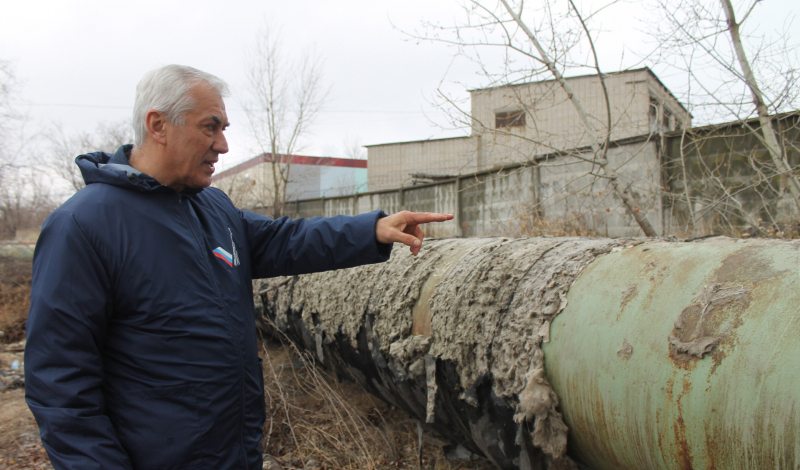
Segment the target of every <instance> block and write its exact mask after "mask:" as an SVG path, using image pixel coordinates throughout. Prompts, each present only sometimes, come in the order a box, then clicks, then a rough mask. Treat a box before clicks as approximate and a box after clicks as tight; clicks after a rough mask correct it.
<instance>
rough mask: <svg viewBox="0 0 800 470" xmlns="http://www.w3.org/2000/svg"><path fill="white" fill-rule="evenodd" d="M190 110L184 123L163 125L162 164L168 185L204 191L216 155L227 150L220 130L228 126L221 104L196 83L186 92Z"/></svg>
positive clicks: (217, 97) (216, 158) (217, 96)
mask: <svg viewBox="0 0 800 470" xmlns="http://www.w3.org/2000/svg"><path fill="white" fill-rule="evenodd" d="M189 94H190V95H191V96H192V97H193V98H194V100H195V106H194V109H192V110H191V111H189V112H187V113H186V115H185V121H186V124H184V125H183V126H176V125H174V124H172V123H171V122H167V123H166V138H167V141H166V149H165V150H166V154H167V155H166V159H167V160H166V162H165V163H166V165H167V171H168V175H169V177H168V178H167V179H168V182H167V181H162V183H163V184H167V185H169V186H171V187H173V188H174V189H175V190H177V191H182V190H183V189H184V188H187V187H189V188H206V187H208V186H209V185H210V184H211V175H212V174H214V164H215V163H217V161H218V160H219V154H221V153H226V152H227V151H228V142H227V141H226V140H225V135H224V134H223V131H224V130H225V128H226V127H228V115H227V113H225V103H224V102H223V101H222V97H220V96H219V94H217V92H216V91H214V89H213V88H211V87H209V86H207V85H204V84H200V85H195V87H194V88H192V89H191V90H190V91H189Z"/></svg>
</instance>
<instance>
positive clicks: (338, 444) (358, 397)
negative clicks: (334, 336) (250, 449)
mask: <svg viewBox="0 0 800 470" xmlns="http://www.w3.org/2000/svg"><path fill="white" fill-rule="evenodd" d="M262 353H263V359H264V382H265V385H264V387H265V389H264V392H265V394H266V403H267V420H266V422H265V423H264V440H263V442H262V448H263V449H264V452H266V453H267V454H268V455H269V456H271V457H269V458H267V459H265V466H264V468H265V469H269V470H273V468H274V469H275V470H278V469H280V470H290V469H298V470H299V469H305V470H310V469H324V470H333V469H342V470H351V469H352V470H356V469H359V470H361V469H365V470H388V469H433V470H459V469H475V470H489V469H492V468H494V467H493V466H491V465H490V464H488V463H487V462H483V461H481V462H477V461H476V462H465V461H452V462H451V461H448V460H447V459H446V458H445V456H444V452H443V450H442V447H441V446H442V445H443V444H444V442H442V441H439V440H438V439H436V438H435V437H433V436H430V435H426V434H423V445H422V462H421V463H420V460H419V445H418V442H419V440H418V431H417V422H416V421H415V420H414V419H413V418H411V417H409V416H408V415H406V414H405V413H403V412H401V411H399V410H395V409H392V408H391V407H389V406H388V405H386V404H385V403H383V402H382V401H380V400H378V399H377V398H374V397H373V396H371V395H369V394H368V393H367V392H365V391H364V390H363V389H361V388H360V387H359V386H358V385H355V384H352V383H348V382H343V383H339V382H337V381H336V380H335V379H334V378H333V377H332V376H330V375H329V374H327V373H325V372H324V371H321V370H320V369H318V368H316V367H315V366H314V365H313V360H312V359H311V358H309V357H308V356H305V355H304V354H303V353H300V352H299V351H298V350H297V349H296V348H294V347H293V346H292V345H277V344H272V345H269V346H267V347H265V348H264V349H263V350H262ZM270 465H273V466H274V467H270Z"/></svg>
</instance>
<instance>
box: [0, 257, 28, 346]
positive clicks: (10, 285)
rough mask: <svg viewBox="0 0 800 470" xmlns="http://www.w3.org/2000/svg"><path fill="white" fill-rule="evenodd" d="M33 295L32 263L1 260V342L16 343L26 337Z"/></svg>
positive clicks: (10, 259)
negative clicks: (27, 320) (2, 333)
mask: <svg viewBox="0 0 800 470" xmlns="http://www.w3.org/2000/svg"><path fill="white" fill-rule="evenodd" d="M30 295H31V261H30V260H20V259H12V258H0V331H3V332H4V335H3V337H0V342H3V343H15V342H17V341H19V340H21V339H23V338H24V337H25V320H26V319H27V318H28V309H29V308H30Z"/></svg>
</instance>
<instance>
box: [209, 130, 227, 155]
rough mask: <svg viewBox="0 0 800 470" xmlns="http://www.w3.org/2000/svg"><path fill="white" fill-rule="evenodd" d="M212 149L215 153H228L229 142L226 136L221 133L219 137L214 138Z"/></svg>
mask: <svg viewBox="0 0 800 470" xmlns="http://www.w3.org/2000/svg"><path fill="white" fill-rule="evenodd" d="M211 148H212V149H213V150H214V151H215V152H219V153H228V140H227V139H226V138H225V134H224V133H222V132H221V131H220V132H219V133H218V134H217V137H215V138H214V144H213V145H212V146H211Z"/></svg>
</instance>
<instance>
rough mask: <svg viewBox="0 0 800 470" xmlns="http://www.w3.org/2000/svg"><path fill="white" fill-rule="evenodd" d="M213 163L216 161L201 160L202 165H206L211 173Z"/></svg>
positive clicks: (212, 171)
mask: <svg viewBox="0 0 800 470" xmlns="http://www.w3.org/2000/svg"><path fill="white" fill-rule="evenodd" d="M215 163H217V162H211V161H206V162H203V164H204V165H206V166H207V167H208V168H210V169H211V173H214V164H215Z"/></svg>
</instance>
